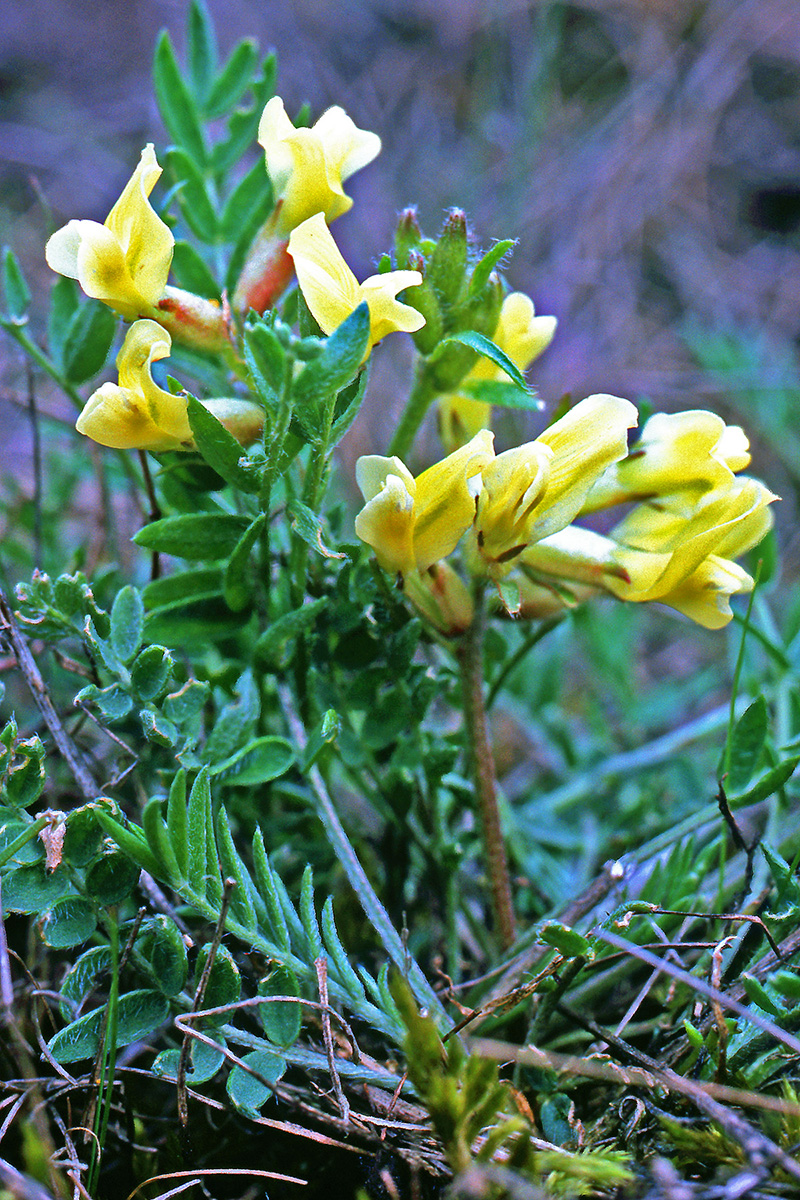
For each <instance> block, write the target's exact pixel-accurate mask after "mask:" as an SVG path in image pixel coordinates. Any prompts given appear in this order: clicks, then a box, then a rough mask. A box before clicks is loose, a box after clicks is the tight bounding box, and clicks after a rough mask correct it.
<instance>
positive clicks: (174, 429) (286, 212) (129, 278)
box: [45, 96, 425, 451]
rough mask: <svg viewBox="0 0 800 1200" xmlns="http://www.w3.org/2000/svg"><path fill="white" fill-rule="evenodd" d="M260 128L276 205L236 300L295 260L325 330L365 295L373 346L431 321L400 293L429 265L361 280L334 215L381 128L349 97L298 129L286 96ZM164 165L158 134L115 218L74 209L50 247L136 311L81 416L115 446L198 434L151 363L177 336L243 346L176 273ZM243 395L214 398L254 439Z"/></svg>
mask: <svg viewBox="0 0 800 1200" xmlns="http://www.w3.org/2000/svg"><path fill="white" fill-rule="evenodd" d="M258 140H259V143H260V145H261V146H262V148H263V150H264V155H265V166H266V171H267V174H268V176H269V179H270V182H271V185H272V191H273V198H274V208H273V212H272V215H271V216H270V218H269V219H268V221H267V222H266V224H265V226H264V228H263V229H262V230H261V232H260V234H259V235H258V236H257V237H256V239H255V241H254V243H253V246H252V247H251V250H250V253H249V255H248V258H247V261H246V262H245V264H244V266H243V269H242V272H241V276H240V279H239V284H238V286H237V289H236V294H235V296H234V309H235V310H236V311H246V310H247V309H249V308H251V307H254V306H255V307H257V308H258V310H259V311H263V310H264V309H265V308H266V307H267V306H268V305H269V304H272V303H274V301H275V299H276V298H277V297H278V296H279V295H280V293H281V292H282V291H283V289H284V288H285V287H286V285H287V283H288V282H289V280H290V278H291V275H292V272H293V270H294V271H296V274H297V278H298V281H299V285H300V288H301V290H302V292H303V294H304V296H305V298H306V301H307V303H308V306H309V309H310V310H311V312H312V313H313V315H314V316H315V318H316V319H317V321H318V322H319V325H320V327H321V328H322V330H323V331H324V332H325V333H331V332H332V331H333V330H334V329H335V328H336V327H337V326H338V325H339V324H341V322H342V321H343V320H344V319H345V318H346V317H347V316H348V315H349V314H350V313H352V312H353V311H354V310H355V309H356V308H357V307H358V305H359V304H360V303H361V302H362V301H364V300H366V302H367V304H368V307H369V312H370V318H371V332H370V339H369V347H370V348H371V347H372V346H373V345H375V344H376V343H377V342H379V341H381V340H382V338H384V337H385V336H386V335H387V334H388V333H391V332H393V331H394V330H408V331H413V330H417V329H419V328H420V327H421V326H422V325H424V323H425V319H424V317H422V316H420V314H419V313H418V312H417V311H416V310H414V309H411V308H409V307H408V306H407V305H405V304H402V303H401V302H400V301H399V300H398V299H397V294H398V292H400V291H402V290H404V289H405V288H408V287H413V286H414V285H418V284H419V283H421V280H422V277H421V275H420V273H419V272H418V271H411V270H407V271H390V272H387V273H384V274H381V275H375V276H372V277H371V278H369V279H367V280H365V281H364V282H363V283H361V284H359V283H358V281H357V280H356V278H355V276H354V275H353V273H352V271H351V270H350V268H349V267H348V266H347V264H346V263H345V261H344V259H343V258H342V255H341V254H340V252H339V250H338V249H337V247H336V244H335V242H334V240H333V237H332V235H331V233H330V231H329V229H328V222H330V221H332V220H334V219H335V218H336V217H338V216H341V215H342V213H345V212H347V210H348V209H349V208H350V206H351V204H352V201H351V199H350V198H349V197H348V196H347V195H346V194H345V192H344V188H343V184H344V181H345V180H346V179H348V178H349V176H350V175H352V174H353V173H354V172H355V171H358V170H360V168H361V167H364V166H366V165H367V164H368V163H369V162H371V161H372V159H373V158H374V157H375V156H376V155H377V154H378V152H379V150H380V138H379V137H378V136H377V135H376V134H374V133H370V132H368V131H365V130H361V129H359V128H358V127H357V126H356V125H355V124H354V123H353V121H352V120H351V119H350V117H349V116H348V115H347V113H345V112H344V110H343V109H341V108H338V107H333V108H330V109H328V110H327V112H325V113H323V115H322V116H321V117H320V119H319V120H318V121H317V123H316V125H314V126H313V128H311V129H296V128H295V127H294V125H293V124H292V123H291V121H290V120H289V118H288V117H287V115H286V112H285V109H284V106H283V101H282V100H281V99H280V98H279V97H277V96H276V97H273V99H271V100H270V101H269V102H268V103H267V105H266V106H265V108H264V112H263V114H262V117H261V121H260V124H259V132H258ZM160 175H161V167H160V166H159V164H158V161H157V159H156V155H155V151H154V149H153V146H152V145H147V146H146V147H145V148H144V150H143V151H142V155H141V160H140V162H139V165H138V167H137V168H136V170H135V171H134V173H133V175H132V177H131V179H130V180H129V181H128V183H127V184H126V186H125V188H124V190H123V192H122V195H121V196H120V198H119V200H118V201H117V203H116V204H115V205H114V207H113V208H112V209H111V212H110V213H109V214H108V216H107V218H106V220H105V222H104V223H103V224H99V223H98V222H96V221H78V220H73V221H70V222H69V223H68V224H67V225H65V226H64V228H62V229H59V230H58V231H57V232H56V233H54V234H53V236H52V237H51V238H50V240H49V241H48V243H47V247H46V251H45V254H46V258H47V262H48V264H49V266H50V267H51V268H52V269H53V270H54V271H57V272H58V273H59V274H61V275H66V276H68V277H70V278H72V279H76V280H77V281H78V283H79V284H80V286H81V288H82V289H83V291H84V292H85V294H86V295H87V296H91V297H94V298H95V299H97V300H101V301H103V303H105V304H107V305H108V306H109V307H110V308H112V309H113V310H114V311H115V312H117V313H119V315H120V316H121V317H123V319H124V320H126V321H131V322H134V324H133V326H132V329H131V331H130V333H129V335H128V337H127V338H126V340H125V345H124V346H123V348H122V350H121V351H120V355H119V358H118V366H119V372H120V374H119V385H118V386H117V385H114V384H110V383H109V384H104V385H103V387H101V388H100V389H99V390H98V391H97V392H95V393H94V394H93V395H92V396H91V397H90V399H89V401H88V403H87V405H86V408H85V409H84V411H83V413H82V414H81V416H80V417H79V419H78V423H77V427H78V429H79V430H80V431H81V432H83V433H86V434H87V435H88V436H89V437H91V438H93V439H94V440H95V441H98V442H100V443H101V444H102V445H106V446H115V447H125V448H138V449H143V450H152V451H161V450H166V449H179V448H186V447H187V446H191V444H192V442H191V431H190V430H189V425H188V420H187V417H186V403H185V401H181V400H180V399H178V398H176V397H174V396H168V394H167V393H165V392H162V391H161V389H159V388H158V387H156V385H155V384H154V383H153V381H152V379H151V378H150V374H149V368H150V365H151V364H152V363H153V362H154V361H156V360H157V359H159V358H163V357H164V356H165V355H166V354H168V353H169V349H170V346H171V341H172V339H175V340H177V341H180V342H183V343H185V344H188V345H190V346H192V347H193V348H195V349H199V350H201V351H204V352H210V353H228V354H230V353H234V354H235V349H236V346H235V343H236V336H235V334H236V331H235V328H234V326H233V323H232V314H231V312H230V311H229V310H226V308H225V307H224V306H223V305H220V304H219V303H218V302H216V301H213V300H209V299H206V298H204V297H202V296H197V295H194V294H193V293H190V292H186V291H183V290H182V289H180V288H175V287H171V286H169V285H168V283H167V279H168V277H169V272H170V267H171V263H172V257H173V251H174V246H175V239H174V237H173V234H172V231H171V229H170V228H169V226H168V225H167V224H166V223H165V222H164V221H163V220H162V219H161V217H159V216H158V214H157V213H156V212H155V210H154V209H153V207H152V205H151V203H150V194H151V192H152V190H153V188H154V187H155V185H156V183H157V182H158V179H159V177H160ZM154 324H155V325H156V326H157V327H158V330H159V332H158V333H154V331H153V325H154ZM368 352H369V351H368ZM239 403H240V404H241V405H244V406H245V407H244V408H241V407H240V406H239ZM239 403H237V401H236V400H235V399H233V398H231V399H225V400H212V401H208V402H207V404H208V406H209V407H210V408H211V409H212V411H214V412H215V414H216V415H217V416H219V417H220V419H221V420H222V421H223V422H224V423H225V424H226V425H227V426H228V427H229V428H230V429H231V431H232V432H233V433H234V435H235V436H237V437H239V438H241V439H247V438H250V437H251V434H252V433H253V431H254V430H255V431H256V432H257V430H256V424H255V423H254V421H253V419H252V413H251V411H250V409H251V408H252V406H250V407H249V408H248V407H247V406H248V405H249V402H248V401H241V402H239ZM261 425H263V420H262V421H261Z"/></svg>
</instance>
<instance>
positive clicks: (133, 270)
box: [45, 144, 175, 320]
mask: <svg viewBox="0 0 800 1200" xmlns="http://www.w3.org/2000/svg"><path fill="white" fill-rule="evenodd" d="M160 174H161V167H160V166H159V165H158V162H157V160H156V156H155V151H154V150H153V146H152V144H149V145H147V146H145V148H144V150H143V151H142V156H141V160H140V162H139V165H138V167H137V168H136V170H135V171H134V173H133V175H132V176H131V178H130V179H129V180H128V183H127V184H126V186H125V189H124V191H123V193H122V195H121V196H120V198H119V200H118V201H117V203H116V204H115V205H114V207H113V208H112V209H111V212H110V213H109V214H108V216H107V217H106V219H105V222H104V223H103V224H102V225H100V224H99V223H98V222H97V221H70V222H69V223H68V224H67V225H65V226H64V227H63V228H62V229H59V230H58V231H57V232H56V233H54V234H53V236H52V237H51V238H50V240H49V241H48V243H47V246H46V248H45V257H46V258H47V262H48V265H49V266H50V267H51V268H52V270H54V271H57V272H58V273H59V274H60V275H67V276H69V278H70V279H77V280H78V282H79V284H80V285H81V288H82V289H83V291H84V292H85V293H86V295H87V296H93V297H94V298H95V299H97V300H102V301H103V302H104V303H106V304H108V305H109V307H110V308H113V309H114V310H115V311H116V312H118V313H120V314H121V315H122V316H123V317H125V318H126V319H127V320H133V319H134V318H136V317H138V316H140V315H141V314H142V313H146V312H149V311H150V310H152V309H153V307H154V306H155V305H157V303H158V301H159V299H160V298H161V297H162V295H163V293H164V289H165V287H166V283H167V276H168V275H169V269H170V264H171V262H172V252H173V248H174V245H175V239H174V238H173V236H172V233H171V232H170V230H169V228H168V227H167V226H166V225H165V224H164V222H163V221H162V220H161V218H160V217H158V216H157V215H156V213H155V211H154V210H153V208H152V207H151V205H150V202H149V200H148V197H149V195H150V193H151V191H152V190H153V188H154V186H155V184H156V181H157V180H158V177H159V176H160Z"/></svg>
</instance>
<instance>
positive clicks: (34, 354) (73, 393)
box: [3, 322, 84, 408]
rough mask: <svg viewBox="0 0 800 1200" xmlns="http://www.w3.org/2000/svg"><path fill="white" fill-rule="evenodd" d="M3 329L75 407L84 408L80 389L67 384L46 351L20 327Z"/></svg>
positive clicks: (7, 325) (12, 326)
mask: <svg viewBox="0 0 800 1200" xmlns="http://www.w3.org/2000/svg"><path fill="white" fill-rule="evenodd" d="M3 328H4V329H5V331H6V333H9V334H10V335H11V337H13V339H14V341H15V342H18V343H19V345H20V346H22V349H23V350H24V351H25V353H26V354H27V355H28V356H29V357H30V358H32V359H33V361H34V362H35V363H36V365H37V367H41V368H42V370H43V371H44V372H45V374H46V375H49V376H50V378H51V379H52V380H54V381H55V382H56V383H57V384H58V386H59V387H60V388H61V390H62V391H63V392H64V393H65V394H66V395H67V396H69V398H70V400H71V401H72V403H73V404H74V405H75V407H76V408H83V404H84V402H83V400H82V399H81V396H80V393H79V392H78V389H77V388H75V387H73V385H72V384H71V383H68V382H67V380H66V379H65V378H64V376H63V375H62V374H61V372H60V371H59V370H58V368H57V367H56V366H55V364H54V363H52V362H51V361H50V359H49V358H48V357H47V355H46V354H45V353H44V351H43V350H40V349H39V347H38V346H37V345H36V342H34V341H33V340H32V339H31V338H29V337H28V335H27V333H25V332H24V331H23V330H22V329H21V328H20V326H19V325H12V324H9V323H5V322H4V324H3Z"/></svg>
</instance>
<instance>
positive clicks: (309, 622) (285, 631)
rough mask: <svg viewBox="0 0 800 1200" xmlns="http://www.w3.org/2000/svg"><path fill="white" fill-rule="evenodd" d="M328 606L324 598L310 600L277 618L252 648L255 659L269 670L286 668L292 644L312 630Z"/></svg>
mask: <svg viewBox="0 0 800 1200" xmlns="http://www.w3.org/2000/svg"><path fill="white" fill-rule="evenodd" d="M328 606H329V601H328V600H327V599H325V598H323V599H320V600H310V601H308V602H307V603H305V604H303V605H302V606H301V607H300V608H296V609H294V610H293V611H292V612H288V613H284V614H283V616H282V617H278V620H277V621H273V623H272V624H271V625H270V626H269V628H268V629H265V630H264V632H263V633H262V634H261V636H260V637H259V639H258V641H257V642H256V644H255V646H254V648H253V653H254V655H255V657H256V658H257V659H258V661H259V662H262V663H263V664H264V665H265V666H267V667H268V668H269V669H271V670H280V669H283V668H284V667H286V666H288V664H289V661H290V659H291V654H290V649H291V648H292V647H293V644H294V642H295V641H296V640H297V638H298V637H300V636H301V635H302V634H305V633H308V632H309V631H310V630H311V629H312V628H313V626H314V624H315V622H316V620H317V617H318V616H319V615H320V613H321V612H323V611H324V610H325V609H326V608H328Z"/></svg>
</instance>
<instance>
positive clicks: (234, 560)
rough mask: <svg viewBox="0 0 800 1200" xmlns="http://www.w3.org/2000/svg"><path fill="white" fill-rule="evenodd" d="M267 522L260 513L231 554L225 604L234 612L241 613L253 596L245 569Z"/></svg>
mask: <svg viewBox="0 0 800 1200" xmlns="http://www.w3.org/2000/svg"><path fill="white" fill-rule="evenodd" d="M266 520H267V516H266V513H260V514H259V516H257V517H256V518H255V520H254V521H253V523H252V524H251V526H250V528H249V529H246V530H245V532H244V533H243V534H242V537H241V539H240V540H239V543H238V545H237V546H236V548H235V549H234V551H233V553H232V554H231V557H230V561H229V562H228V566H227V568H226V571H225V591H224V595H225V603H226V604H227V605H228V607H229V608H230V609H232V610H233V611H234V612H241V611H242V610H243V609H245V608H246V607H247V606H248V604H249V603H250V598H251V596H252V594H253V587H252V583H251V582H250V580H249V578H248V573H247V567H248V564H249V562H250V555H251V554H252V552H253V547H254V546H255V544H256V541H257V540H258V538H259V536H260V534H261V530H262V529H263V528H264V524H265V522H266Z"/></svg>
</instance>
